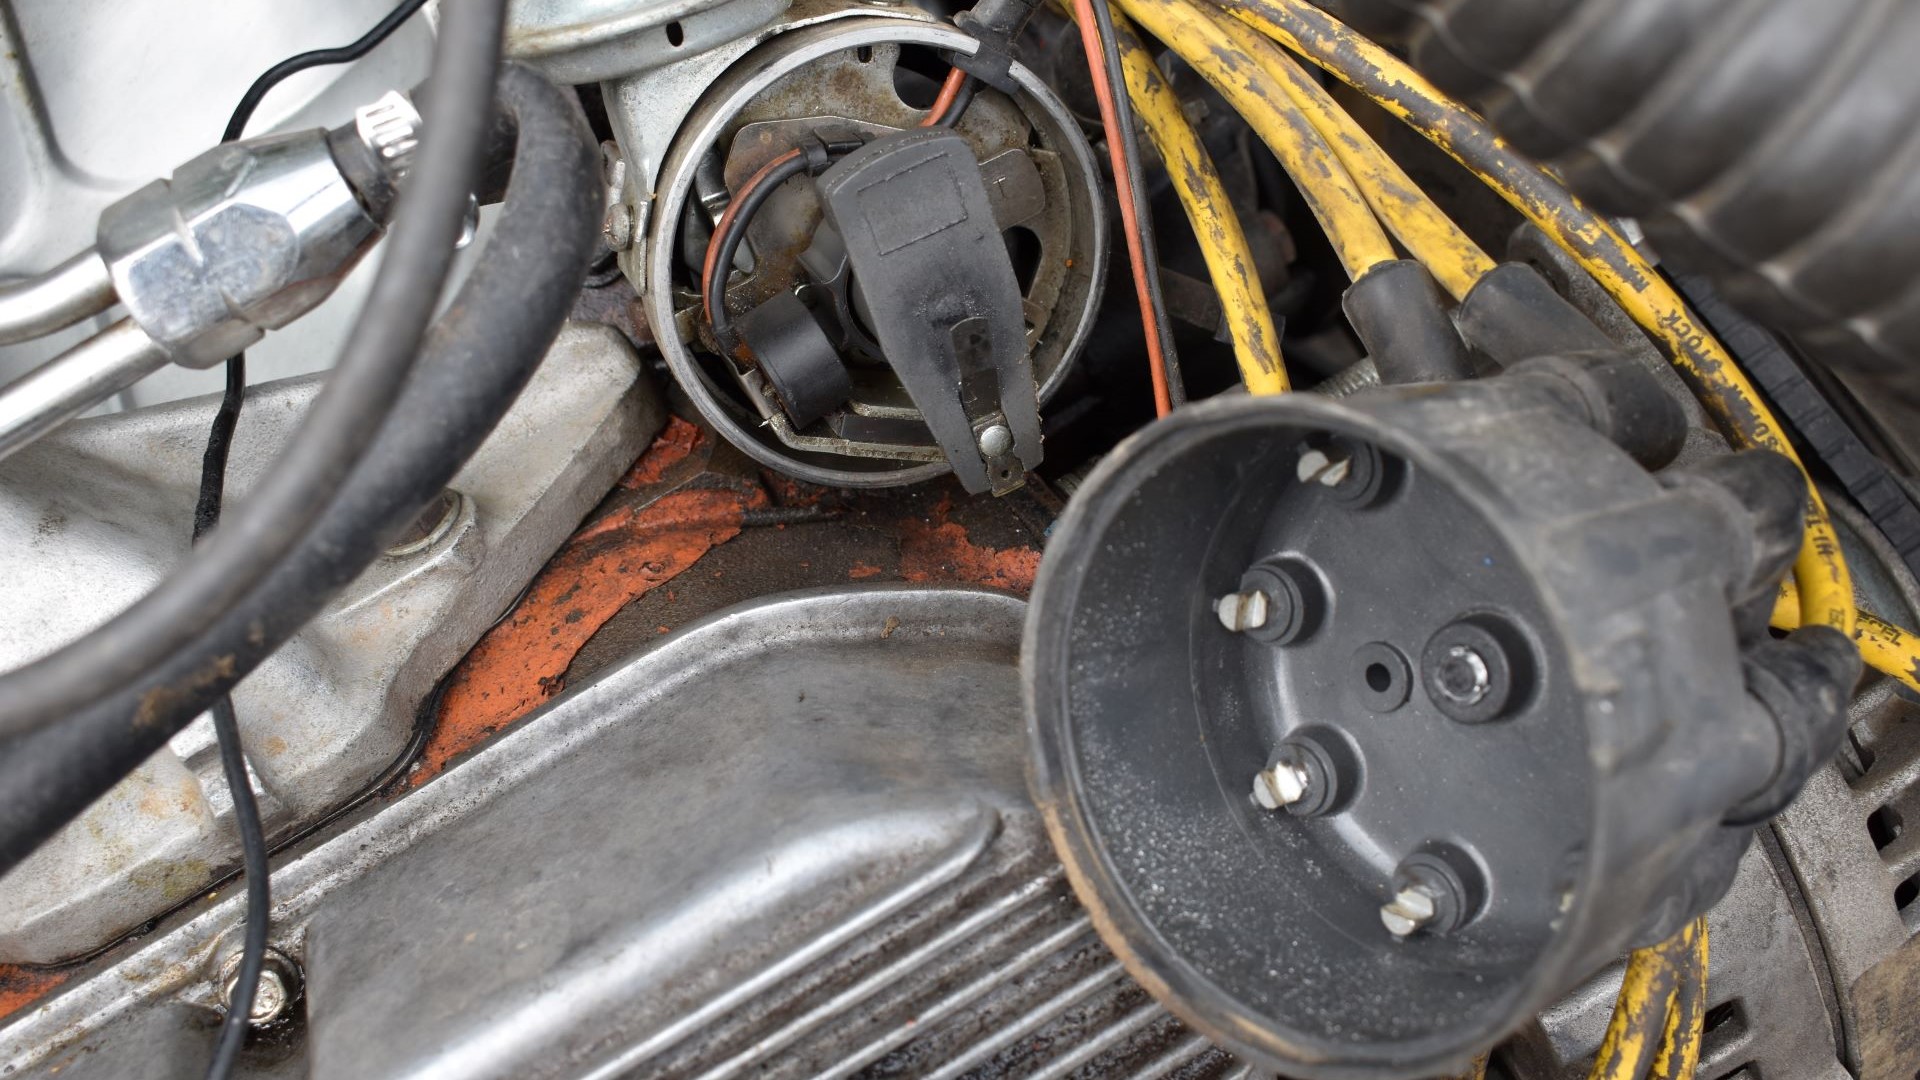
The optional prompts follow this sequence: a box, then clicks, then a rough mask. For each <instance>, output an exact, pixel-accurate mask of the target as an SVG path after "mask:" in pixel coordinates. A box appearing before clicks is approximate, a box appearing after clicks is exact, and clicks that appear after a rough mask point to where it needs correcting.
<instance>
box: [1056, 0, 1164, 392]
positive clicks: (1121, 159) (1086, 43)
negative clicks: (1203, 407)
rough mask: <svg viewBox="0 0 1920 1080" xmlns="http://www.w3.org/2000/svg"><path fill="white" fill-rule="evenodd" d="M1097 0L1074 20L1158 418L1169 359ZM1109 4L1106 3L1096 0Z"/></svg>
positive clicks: (1080, 0)
mask: <svg viewBox="0 0 1920 1080" xmlns="http://www.w3.org/2000/svg"><path fill="white" fill-rule="evenodd" d="M1095 2H1096V0H1073V14H1074V21H1075V22H1077V23H1079V24H1080V45H1081V48H1082V49H1084V50H1085V51H1086V54H1087V67H1088V69H1089V70H1090V71H1091V72H1092V73H1093V96H1094V97H1095V98H1097V99H1098V100H1099V102H1100V123H1101V124H1102V125H1103V126H1104V127H1105V128H1106V129H1107V154H1108V155H1109V156H1110V157H1111V158H1112V159H1113V186H1114V193H1115V195H1116V196H1118V198H1119V201H1120V223H1121V225H1122V226H1123V227H1124V230H1125V232H1126V234H1127V255H1128V257H1129V258H1130V259H1132V261H1133V291H1134V292H1135V293H1136V294H1137V295H1138V296H1139V298H1140V325H1141V326H1142V327H1143V328H1144V329H1145V330H1146V334H1147V366H1148V368H1149V369H1150V370H1151V371H1152V372H1153V408H1154V412H1155V414H1156V415H1159V416H1165V415H1167V414H1168V413H1170V412H1172V411H1173V398H1172V397H1171V396H1170V395H1169V393H1168V391H1167V358H1166V355H1165V354H1164V353H1162V352H1161V351H1160V326H1159V321H1158V320H1157V319H1156V318H1155V317H1154V313H1153V290H1152V288H1151V287H1150V286H1149V285H1148V284H1147V261H1146V258H1145V256H1144V255H1143V254H1142V253H1141V249H1140V219H1139V218H1138V217H1137V216H1135V214H1134V212H1133V178H1132V176H1131V175H1130V174H1129V173H1128V171H1127V158H1126V145H1125V143H1124V142H1123V141H1122V139H1121V134H1120V121H1119V118H1118V116H1117V115H1116V114H1115V112H1114V108H1113V87H1114V85H1115V83H1114V81H1113V79H1112V78H1111V77H1110V76H1109V75H1108V73H1107V54H1106V50H1105V49H1103V48H1102V47H1101V45H1100V30H1099V26H1098V24H1097V23H1095V21H1094V14H1093V5H1094V3H1095ZM1097 2H1098V3H1103V4H1104V3H1106V2H1107V0H1097Z"/></svg>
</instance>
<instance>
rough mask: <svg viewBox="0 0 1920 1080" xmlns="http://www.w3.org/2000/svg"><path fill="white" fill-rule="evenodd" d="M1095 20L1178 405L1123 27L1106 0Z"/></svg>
mask: <svg viewBox="0 0 1920 1080" xmlns="http://www.w3.org/2000/svg"><path fill="white" fill-rule="evenodd" d="M1090 6H1091V7H1092V8H1093V24H1094V28H1095V30H1096V31H1097V32H1098V35H1099V38H1100V52H1101V54H1102V55H1103V56H1104V57H1105V58H1106V62H1105V64H1103V65H1102V66H1103V67H1104V68H1105V69H1106V70H1105V71H1104V72H1103V74H1104V76H1105V78H1106V80H1107V92H1108V94H1109V96H1111V97H1112V98H1113V118H1114V121H1115V122H1116V123H1118V124H1119V126H1120V130H1119V131H1117V132H1113V131H1109V132H1108V133H1107V138H1109V139H1112V138H1115V137H1118V138H1119V140H1120V151H1121V153H1120V156H1121V157H1122V158H1124V159H1125V160H1126V166H1127V180H1128V184H1127V186H1128V187H1129V188H1131V189H1132V192H1133V217H1134V220H1135V221H1137V222H1139V223H1140V261H1141V262H1143V263H1145V264H1146V265H1145V266H1144V267H1142V268H1141V269H1142V270H1143V271H1144V273H1145V277H1146V279H1147V302H1148V303H1149V304H1151V305H1152V306H1153V325H1154V328H1155V330H1156V331H1157V332H1158V333H1159V335H1160V354H1161V355H1162V356H1164V357H1165V358H1166V361H1167V398H1168V400H1169V401H1171V402H1172V403H1173V405H1174V407H1175V408H1178V407H1179V406H1181V405H1184V404H1185V403H1186V400H1187V386H1186V380H1185V379H1183V378H1182V377H1181V375H1180V358H1179V357H1178V356H1177V355H1176V354H1175V353H1174V349H1173V323H1172V321H1171V320H1170V319H1168V317H1167V296H1166V290H1165V289H1163V288H1162V287H1161V285H1160V245H1159V242H1158V241H1156V240H1155V239H1154V233H1153V215H1152V211H1151V210H1150V209H1149V208H1148V205H1147V181H1146V177H1145V176H1144V175H1143V174H1144V172H1145V168H1144V166H1143V165H1142V161H1143V159H1142V158H1141V156H1140V134H1139V132H1138V131H1137V130H1135V125H1134V122H1133V99H1132V98H1130V97H1128V96H1127V81H1126V79H1125V78H1124V77H1123V76H1122V75H1121V72H1122V71H1124V70H1125V69H1124V68H1122V67H1121V66H1120V32H1119V31H1118V30H1117V29H1115V27H1114V25H1113V10H1112V9H1111V8H1110V7H1108V6H1107V0H1093V3H1092V4H1091V5H1090Z"/></svg>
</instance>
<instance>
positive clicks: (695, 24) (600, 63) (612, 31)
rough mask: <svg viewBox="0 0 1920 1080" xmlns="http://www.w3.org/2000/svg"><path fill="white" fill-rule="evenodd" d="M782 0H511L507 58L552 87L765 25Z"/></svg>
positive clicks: (680, 55) (654, 61) (675, 57)
mask: <svg viewBox="0 0 1920 1080" xmlns="http://www.w3.org/2000/svg"><path fill="white" fill-rule="evenodd" d="M785 7H786V0H512V3H510V4H509V5H508V7H507V39H506V52H507V55H508V56H511V57H513V58H514V59H516V60H520V61H522V62H523V63H527V64H530V65H532V66H533V67H534V68H536V69H538V70H539V71H540V72H541V73H542V74H544V75H546V76H547V77H548V78H549V79H552V80H554V81H555V82H560V83H573V84H578V83H589V82H597V81H599V80H601V79H606V78H614V77H618V76H626V75H632V74H635V73H637V72H640V71H644V70H647V69H649V68H655V67H659V66H661V65H664V64H669V63H674V62H676V61H679V60H681V59H684V58H685V57H687V56H690V55H693V54H694V53H697V52H700V51H701V50H703V49H710V48H713V47H715V46H717V45H721V44H724V43H726V42H728V41H731V40H732V39H734V38H735V37H738V36H740V35H741V34H744V33H747V32H749V31H751V30H753V29H754V28H756V27H759V26H761V25H763V24H765V23H767V22H768V21H770V20H772V19H773V18H774V17H775V16H777V15H778V14H779V13H780V12H781V11H782V10H784V9H785Z"/></svg>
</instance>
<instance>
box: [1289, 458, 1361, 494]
mask: <svg viewBox="0 0 1920 1080" xmlns="http://www.w3.org/2000/svg"><path fill="white" fill-rule="evenodd" d="M1352 475H1353V459H1352V458H1350V457H1347V456H1345V455H1342V456H1340V457H1333V456H1330V455H1329V454H1328V453H1327V452H1326V451H1324V450H1309V451H1307V452H1306V453H1304V454H1301V455H1300V462H1299V464H1298V465H1297V466H1295V468H1294V476H1296V477H1298V478H1299V480H1300V482H1301V483H1303V484H1321V485H1324V486H1326V487H1339V486H1340V485H1341V484H1344V483H1346V481H1347V477H1349V476H1352Z"/></svg>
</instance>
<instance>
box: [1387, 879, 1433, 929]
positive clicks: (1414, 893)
mask: <svg viewBox="0 0 1920 1080" xmlns="http://www.w3.org/2000/svg"><path fill="white" fill-rule="evenodd" d="M1439 913H1440V894H1439V893H1437V892H1435V891H1434V889H1433V887H1432V886H1431V885H1427V884H1425V883H1423V882H1414V883H1413V884H1411V885H1408V886H1407V887H1406V888H1404V889H1401V890H1400V891H1399V892H1397V893H1395V894H1394V895H1393V899H1392V900H1390V901H1388V902H1387V903H1385V904H1383V905H1381V907H1380V922H1381V923H1382V924H1384V925H1385V926H1386V928H1387V933H1389V934H1392V935H1393V936H1394V937H1398V938H1403V937H1407V936H1408V935H1410V934H1412V933H1413V932H1414V931H1416V930H1419V929H1420V928H1421V927H1423V926H1426V925H1427V924H1428V923H1431V922H1432V921H1433V920H1434V917H1435V916H1437V915H1438V914H1439Z"/></svg>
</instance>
